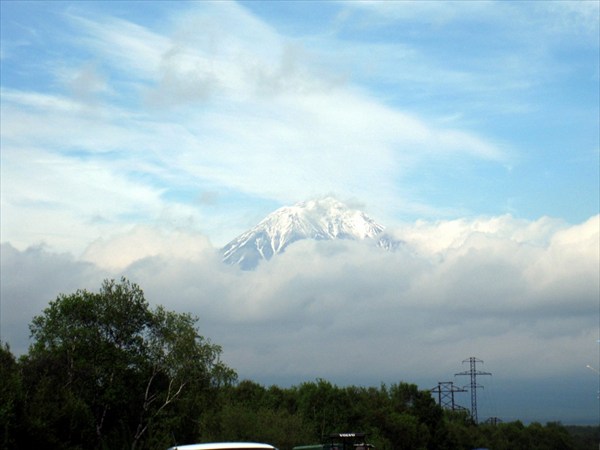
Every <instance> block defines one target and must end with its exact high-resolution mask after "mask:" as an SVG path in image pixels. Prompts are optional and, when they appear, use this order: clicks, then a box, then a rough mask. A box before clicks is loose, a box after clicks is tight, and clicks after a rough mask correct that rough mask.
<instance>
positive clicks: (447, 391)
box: [431, 381, 467, 411]
mask: <svg viewBox="0 0 600 450" xmlns="http://www.w3.org/2000/svg"><path fill="white" fill-rule="evenodd" d="M431 392H435V393H436V394H437V395H438V401H439V405H440V406H441V407H442V408H444V409H449V410H451V411H456V410H465V409H466V408H463V407H462V406H458V405H457V404H456V403H454V393H455V392H467V390H466V389H464V388H459V387H456V386H454V383H453V382H452V381H438V385H437V387H434V388H433V389H431Z"/></svg>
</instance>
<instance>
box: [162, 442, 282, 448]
mask: <svg viewBox="0 0 600 450" xmlns="http://www.w3.org/2000/svg"><path fill="white" fill-rule="evenodd" d="M226 449H232V450H240V449H270V450H273V449H275V447H273V446H272V445H269V444H261V443H258V442H211V443H207V444H190V445H176V446H174V447H170V448H169V449H168V450H226ZM275 450H276V449H275Z"/></svg>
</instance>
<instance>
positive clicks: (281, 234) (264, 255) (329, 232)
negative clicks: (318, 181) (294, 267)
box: [222, 197, 399, 270]
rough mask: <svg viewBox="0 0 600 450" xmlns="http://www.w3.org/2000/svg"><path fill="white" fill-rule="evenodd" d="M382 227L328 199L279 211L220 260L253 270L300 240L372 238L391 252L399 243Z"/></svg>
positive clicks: (243, 236)
mask: <svg viewBox="0 0 600 450" xmlns="http://www.w3.org/2000/svg"><path fill="white" fill-rule="evenodd" d="M383 230H384V227H383V226H382V225H380V224H378V223H377V222H375V221H374V220H373V219H371V218H370V217H369V216H367V215H366V214H365V213H363V212H361V211H358V210H355V209H351V208H349V207H348V206H346V205H345V204H343V203H341V202H340V201H338V200H336V199H334V198H331V197H327V198H323V199H320V200H310V201H306V202H300V203H296V204H295V205H293V206H285V207H283V208H279V209H278V210H276V211H274V212H273V213H271V214H269V215H268V216H267V217H265V218H264V219H263V220H262V221H261V222H260V223H259V224H258V225H256V226H255V227H254V228H252V229H250V230H248V231H246V232H245V233H243V234H241V235H240V236H238V237H237V238H235V239H234V240H233V241H231V242H230V243H229V244H227V245H226V246H225V247H223V249H222V254H223V261H225V262H226V263H229V264H239V265H240V267H241V268H242V269H246V270H249V269H253V268H255V267H256V266H257V265H258V263H259V262H260V261H261V260H265V259H266V260H268V259H271V257H272V256H273V255H276V254H278V253H282V252H283V251H284V250H285V249H286V248H287V247H288V246H289V245H290V244H292V243H294V242H296V241H299V240H302V239H314V240H334V239H350V240H364V239H373V240H374V241H375V242H376V244H377V245H378V246H379V247H382V248H385V249H388V250H390V249H393V248H395V247H397V246H398V245H399V242H398V241H394V240H393V239H390V238H389V237H388V236H386V235H385V234H384V233H383Z"/></svg>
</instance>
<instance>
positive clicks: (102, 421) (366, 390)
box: [0, 278, 600, 450]
mask: <svg viewBox="0 0 600 450" xmlns="http://www.w3.org/2000/svg"><path fill="white" fill-rule="evenodd" d="M196 323H197V319H196V318H195V317H192V316H191V315H189V314H182V313H176V312H172V311H167V310H165V309H164V308H163V307H161V306H157V307H155V308H151V307H150V305H149V303H148V302H147V300H146V299H145V297H144V293H143V291H142V289H141V288H140V287H139V286H138V285H136V284H134V283H131V282H130V281H128V280H127V279H125V278H122V279H121V280H119V281H115V280H105V281H104V283H103V284H102V286H101V288H100V289H99V291H98V292H91V291H87V290H78V291H76V292H74V293H71V294H61V295H59V296H58V297H57V298H56V299H55V300H54V301H51V302H50V303H49V305H48V307H47V308H46V309H45V310H44V311H43V312H42V313H41V314H40V315H39V316H36V317H34V318H33V319H32V321H31V324H30V331H31V339H32V343H31V345H30V348H29V350H28V353H27V354H25V355H21V356H20V357H18V358H17V357H16V356H15V355H13V354H12V352H11V350H10V347H9V345H8V344H7V343H3V344H2V345H0V380H1V381H2V382H1V383H0V448H1V449H2V450H9V449H11V450H19V449H31V448H44V449H51V450H52V449H56V450H59V449H60V450H84V449H85V450H92V449H98V450H104V449H111V450H120V449H123V450H125V449H130V450H136V449H140V450H141V449H158V450H166V449H167V448H168V447H170V446H173V445H176V444H181V445H183V444H189V443H195V442H214V441H257V442H265V443H269V444H272V445H274V446H276V447H277V448H279V449H280V450H291V449H292V448H293V447H294V446H297V445H307V444H316V443H321V442H324V441H325V438H326V437H327V436H328V435H329V434H331V433H336V432H364V433H366V434H367V438H368V442H369V443H370V444H373V445H374V446H375V448H376V449H378V450H409V449H410V450H426V449H427V450H433V449H440V450H445V449H448V450H455V449H456V450H462V449H465V450H471V449H476V448H477V449H481V448H488V449H493V450H508V449H511V450H526V449H527V450H531V449H533V450H546V449H548V450H570V449H573V450H583V449H596V448H598V442H599V439H600V432H599V428H598V427H566V426H563V425H561V424H560V423H547V424H544V425H542V424H539V423H531V424H528V425H525V424H523V423H521V422H519V421H517V422H510V423H498V424H495V425H492V424H475V423H473V422H472V421H471V420H470V417H469V415H468V414H466V413H458V412H452V411H447V410H443V409H442V408H440V407H439V406H438V405H437V403H436V402H435V400H434V398H433V397H432V395H431V393H430V392H428V391H422V390H419V389H418V387H417V386H416V385H414V384H410V383H405V382H402V381H399V382H398V383H395V384H391V385H389V386H388V385H383V384H382V385H381V386H377V387H365V386H336V385H334V384H332V383H330V382H328V381H327V380H324V379H316V380H314V381H307V382H304V383H301V384H299V385H296V386H292V387H286V388H282V387H278V386H268V387H267V386H262V385H260V384H258V383H256V382H253V381H251V380H238V377H237V374H236V372H235V370H234V369H233V368H230V367H228V366H227V365H226V364H224V363H223V362H222V361H221V359H220V356H221V352H222V349H221V347H220V346H219V345H217V344H215V343H212V342H211V341H210V339H208V338H206V337H204V336H202V335H201V334H200V333H199V330H198V329H197V328H196Z"/></svg>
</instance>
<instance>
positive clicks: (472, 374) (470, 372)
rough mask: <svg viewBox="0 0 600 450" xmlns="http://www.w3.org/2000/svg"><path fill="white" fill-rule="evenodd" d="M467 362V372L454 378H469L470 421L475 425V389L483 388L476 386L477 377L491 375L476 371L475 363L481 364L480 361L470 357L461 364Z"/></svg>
mask: <svg viewBox="0 0 600 450" xmlns="http://www.w3.org/2000/svg"><path fill="white" fill-rule="evenodd" d="M467 361H468V362H469V365H470V368H469V370H467V371H465V372H460V373H456V374H454V376H457V375H469V376H470V377H471V419H473V422H474V423H477V388H483V386H480V385H478V384H477V375H491V373H489V372H482V371H480V370H477V363H482V364H483V361H482V360H480V359H477V358H475V357H473V356H471V357H470V358H469V359H465V360H464V361H463V364H464V363H466V362H467Z"/></svg>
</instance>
